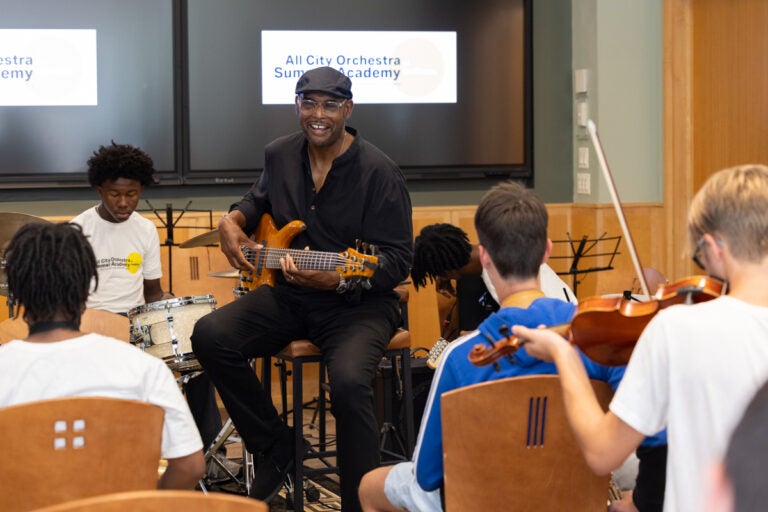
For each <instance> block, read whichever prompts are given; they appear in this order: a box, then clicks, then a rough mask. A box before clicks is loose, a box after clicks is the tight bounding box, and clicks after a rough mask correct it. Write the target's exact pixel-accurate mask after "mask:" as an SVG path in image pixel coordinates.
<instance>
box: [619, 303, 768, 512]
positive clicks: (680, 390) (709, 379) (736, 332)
mask: <svg viewBox="0 0 768 512" xmlns="http://www.w3.org/2000/svg"><path fill="white" fill-rule="evenodd" d="M767 379H768V308H764V307H759V306H754V305H751V304H748V303H746V302H743V301H741V300H738V299H734V298H732V297H728V296H722V297H719V298H717V299H714V300H711V301H709V302H704V303H701V304H697V305H692V306H672V307H669V308H667V309H665V310H663V311H661V312H659V314H658V315H656V317H654V318H653V320H651V322H650V323H649V324H648V326H647V327H646V329H645V331H644V332H643V334H642V336H641V337H640V340H639V341H638V343H637V345H636V346H635V349H634V352H633V353H632V357H631V359H630V361H629V365H628V367H627V371H626V373H625V374H624V378H623V379H622V381H621V384H619V388H618V390H617V392H616V395H615V396H614V398H613V401H612V402H611V405H610V409H611V411H613V413H614V414H616V415H617V416H618V417H619V418H621V419H622V420H623V421H624V422H625V423H627V424H628V425H630V426H631V427H632V428H634V429H635V430H637V431H638V432H640V433H642V434H645V435H652V434H654V433H656V432H658V431H659V430H661V429H662V428H664V427H665V426H666V427H667V434H668V439H669V454H668V459H667V482H666V492H665V496H664V510H665V511H666V512H670V511H678V512H688V511H691V510H704V506H703V503H702V502H701V501H700V500H701V499H702V497H703V496H705V495H706V493H705V488H704V473H705V470H706V468H707V467H708V466H709V464H710V463H712V462H713V461H715V460H717V459H720V458H721V457H723V456H724V454H725V450H726V448H727V445H728V440H729V439H730V436H731V433H732V432H733V430H734V428H735V427H736V424H737V423H738V421H739V419H740V418H741V416H742V415H743V413H744V410H745V409H746V406H747V404H748V403H749V401H750V400H751V399H752V397H753V396H754V394H755V393H756V392H757V390H758V388H760V386H761V385H762V384H763V383H764V382H765V381H766V380H767Z"/></svg>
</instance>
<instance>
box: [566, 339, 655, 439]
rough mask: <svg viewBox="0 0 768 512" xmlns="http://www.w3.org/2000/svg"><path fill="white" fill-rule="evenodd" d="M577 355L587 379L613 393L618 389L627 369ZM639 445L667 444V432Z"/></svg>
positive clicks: (651, 437) (653, 436)
mask: <svg viewBox="0 0 768 512" xmlns="http://www.w3.org/2000/svg"><path fill="white" fill-rule="evenodd" d="M579 354H580V355H581V360H582V361H584V367H585V368H586V369H587V374H588V375H589V377H590V378H591V379H597V380H602V381H605V382H607V383H608V384H609V385H610V386H611V389H612V390H613V391H614V393H615V392H616V389H617V388H618V387H619V382H621V379H622V377H624V371H625V370H626V369H627V367H626V366H603V365H600V364H597V363H595V362H594V361H592V360H591V359H589V358H588V357H587V356H585V355H584V354H583V353H581V351H579ZM640 444H641V445H642V446H659V445H664V444H667V430H666V429H664V430H662V431H661V432H658V433H656V434H655V435H652V436H649V437H646V438H645V439H643V442H642V443H640Z"/></svg>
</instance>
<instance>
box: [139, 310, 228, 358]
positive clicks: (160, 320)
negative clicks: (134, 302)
mask: <svg viewBox="0 0 768 512" xmlns="http://www.w3.org/2000/svg"><path fill="white" fill-rule="evenodd" d="M214 309H216V299H215V298H214V297H213V295H197V296H190V297H178V298H174V299H167V300H161V301H157V302H150V303H149V304H145V305H143V306H138V307H135V308H133V309H131V310H130V311H128V320H129V321H130V330H131V332H130V335H129V339H130V341H131V343H133V344H134V345H136V346H138V347H139V348H141V349H142V350H144V351H145V352H147V353H148V354H151V355H153V356H156V357H159V358H160V359H162V360H163V361H165V363H166V364H167V365H168V367H169V368H170V369H171V370H173V371H177V372H186V371H195V370H200V369H201V368H200V363H198V361H197V358H196V357H195V354H194V352H193V351H192V341H191V336H192V329H193V328H194V325H195V323H196V322H197V320H199V319H200V318H201V317H203V316H205V315H207V314H208V313H210V312H211V311H213V310H214Z"/></svg>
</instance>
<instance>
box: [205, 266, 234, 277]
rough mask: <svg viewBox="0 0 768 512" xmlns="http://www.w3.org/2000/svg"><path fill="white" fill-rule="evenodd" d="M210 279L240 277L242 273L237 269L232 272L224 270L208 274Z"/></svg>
mask: <svg viewBox="0 0 768 512" xmlns="http://www.w3.org/2000/svg"><path fill="white" fill-rule="evenodd" d="M208 277H238V278H239V277H240V271H239V270H237V269H236V268H233V269H232V270H223V271H221V272H212V273H210V274H208Z"/></svg>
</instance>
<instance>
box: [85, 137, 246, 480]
mask: <svg viewBox="0 0 768 512" xmlns="http://www.w3.org/2000/svg"><path fill="white" fill-rule="evenodd" d="M153 166H154V162H153V161H152V158H151V157H150V156H149V155H147V154H146V153H145V152H144V151H142V150H141V149H139V148H137V147H134V146H131V145H129V144H116V143H115V142H114V141H113V142H112V144H110V145H109V146H100V147H99V149H98V150H97V151H95V152H94V153H93V155H92V156H91V158H90V159H89V160H88V181H89V183H90V185H91V186H92V187H93V188H94V189H95V190H96V192H97V193H98V194H99V197H100V198H101V202H99V204H97V205H96V206H94V207H91V208H89V209H87V210H86V211H84V212H83V213H81V214H80V215H78V216H77V217H75V218H74V219H72V222H73V223H75V224H78V225H80V226H82V228H83V233H84V234H85V235H86V236H87V237H88V240H89V241H90V243H91V246H92V247H93V252H94V254H95V255H96V268H97V270H98V276H99V284H100V286H99V287H98V289H94V290H92V291H91V294H90V295H89V296H88V302H87V303H86V305H87V307H89V308H92V309H103V310H106V311H111V312H112V313H118V314H122V315H125V314H127V312H128V311H130V310H131V309H133V308H135V307H138V306H142V305H144V304H145V303H150V302H157V301H160V300H166V299H171V298H173V295H172V294H170V293H167V292H164V291H163V289H162V288H161V286H160V278H161V277H162V265H161V263H160V238H159V237H158V235H157V228H156V227H155V225H154V223H152V221H150V220H149V219H145V218H144V217H142V216H141V215H139V214H138V213H136V207H137V206H138V204H139V199H140V198H141V194H142V193H143V192H144V188H145V187H147V186H149V185H152V184H153V183H155V177H154V173H155V169H154V167H153ZM184 393H185V394H186V396H187V401H188V402H189V406H190V408H191V409H192V415H193V417H194V418H195V422H196V423H197V426H198V428H199V430H200V434H201V436H202V438H203V443H204V445H205V447H206V448H207V447H208V446H210V445H211V444H212V443H213V441H214V440H215V438H216V436H217V435H218V433H219V431H220V430H221V427H222V422H221V415H220V414H219V407H218V404H217V403H216V393H215V390H214V387H213V384H212V383H211V381H210V379H209V378H208V376H207V375H206V374H204V373H203V374H200V375H198V376H197V377H195V378H193V379H190V380H188V381H187V382H186V383H185V384H184ZM220 455H222V457H220V459H221V460H223V461H224V462H223V463H225V464H226V465H227V469H228V470H229V471H230V472H232V473H237V472H238V471H239V469H240V466H239V465H238V464H236V463H235V462H234V461H230V460H229V459H224V458H223V456H224V453H223V450H222V453H221V454H220ZM207 476H208V477H209V478H210V479H211V480H218V479H222V478H225V477H226V474H225V473H224V472H223V471H222V470H221V469H220V468H219V466H218V465H216V464H215V462H214V461H213V460H211V461H209V463H208V471H207Z"/></svg>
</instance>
